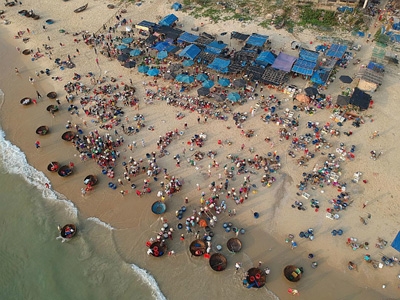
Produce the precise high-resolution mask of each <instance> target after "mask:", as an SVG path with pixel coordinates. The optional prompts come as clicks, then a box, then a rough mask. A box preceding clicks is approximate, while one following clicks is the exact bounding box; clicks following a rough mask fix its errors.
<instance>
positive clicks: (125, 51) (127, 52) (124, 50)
mask: <svg viewBox="0 0 400 300" xmlns="http://www.w3.org/2000/svg"><path fill="white" fill-rule="evenodd" d="M131 51H132V49H131V48H125V49H122V50H121V53H122V54H128V55H129V53H130V52H131Z"/></svg>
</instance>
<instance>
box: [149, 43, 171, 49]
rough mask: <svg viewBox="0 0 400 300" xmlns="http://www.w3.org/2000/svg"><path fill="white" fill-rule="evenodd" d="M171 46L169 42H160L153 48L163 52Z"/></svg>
mask: <svg viewBox="0 0 400 300" xmlns="http://www.w3.org/2000/svg"><path fill="white" fill-rule="evenodd" d="M170 45H171V44H170V43H168V42H159V43H157V44H156V45H155V46H154V47H153V48H154V49H156V50H157V51H163V50H165V49H166V48H167V47H168V46H170Z"/></svg>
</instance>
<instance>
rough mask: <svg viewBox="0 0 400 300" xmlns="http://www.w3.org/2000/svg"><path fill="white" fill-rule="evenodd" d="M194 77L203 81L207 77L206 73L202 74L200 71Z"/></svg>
mask: <svg viewBox="0 0 400 300" xmlns="http://www.w3.org/2000/svg"><path fill="white" fill-rule="evenodd" d="M196 79H197V80H198V81H205V80H207V79H208V75H206V74H204V73H200V74H199V75H197V76H196Z"/></svg>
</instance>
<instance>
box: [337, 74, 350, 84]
mask: <svg viewBox="0 0 400 300" xmlns="http://www.w3.org/2000/svg"><path fill="white" fill-rule="evenodd" d="M339 80H340V81H341V82H343V83H352V82H353V79H352V78H351V77H350V76H347V75H342V76H340V77H339Z"/></svg>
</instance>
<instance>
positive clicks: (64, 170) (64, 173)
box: [57, 165, 72, 177]
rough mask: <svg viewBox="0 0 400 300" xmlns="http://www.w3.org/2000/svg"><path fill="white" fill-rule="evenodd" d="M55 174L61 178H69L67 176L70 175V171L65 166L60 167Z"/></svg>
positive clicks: (69, 168)
mask: <svg viewBox="0 0 400 300" xmlns="http://www.w3.org/2000/svg"><path fill="white" fill-rule="evenodd" d="M57 173H58V175H60V176H61V177H67V176H69V175H71V174H72V169H71V167H70V166H67V165H65V166H62V167H60V168H59V169H58V172H57Z"/></svg>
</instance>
